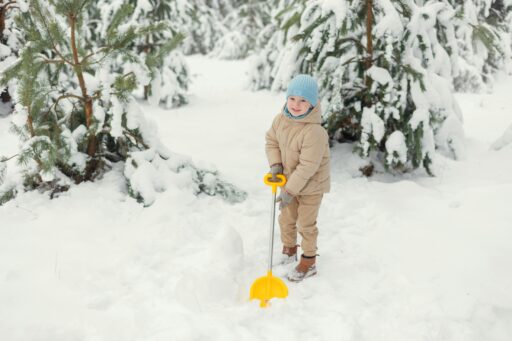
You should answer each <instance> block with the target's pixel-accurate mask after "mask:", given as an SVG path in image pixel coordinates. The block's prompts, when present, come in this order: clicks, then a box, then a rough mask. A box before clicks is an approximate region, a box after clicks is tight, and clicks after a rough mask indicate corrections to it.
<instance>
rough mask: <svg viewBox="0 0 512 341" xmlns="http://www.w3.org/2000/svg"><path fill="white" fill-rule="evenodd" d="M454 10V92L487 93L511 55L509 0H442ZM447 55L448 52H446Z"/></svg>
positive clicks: (511, 5)
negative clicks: (495, 76) (485, 91)
mask: <svg viewBox="0 0 512 341" xmlns="http://www.w3.org/2000/svg"><path fill="white" fill-rule="evenodd" d="M445 2H448V3H449V4H450V5H451V6H452V7H453V8H454V10H455V13H456V14H455V15H454V16H453V18H452V22H453V25H454V29H455V31H454V34H455V38H456V40H457V53H456V55H455V56H454V57H456V58H457V61H456V63H455V65H454V66H455V67H454V69H453V78H454V80H453V82H454V85H455V89H456V90H458V91H471V92H476V91H482V90H489V89H491V88H492V85H493V77H494V75H495V74H496V73H497V72H500V71H502V70H506V69H507V67H508V65H507V64H508V63H510V58H511V57H512V52H511V44H512V40H511V27H510V24H511V22H510V14H511V12H512V1H510V0H470V1H461V0H445ZM449 52H450V53H451V52H452V51H449Z"/></svg>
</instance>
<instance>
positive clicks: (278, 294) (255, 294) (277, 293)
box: [250, 173, 288, 308]
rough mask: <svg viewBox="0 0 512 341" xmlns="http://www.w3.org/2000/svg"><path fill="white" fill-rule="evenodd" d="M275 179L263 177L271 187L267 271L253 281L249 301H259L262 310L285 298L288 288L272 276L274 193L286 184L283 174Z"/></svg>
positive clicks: (268, 176)
mask: <svg viewBox="0 0 512 341" xmlns="http://www.w3.org/2000/svg"><path fill="white" fill-rule="evenodd" d="M277 178H278V179H279V180H280V181H279V182H273V181H271V180H272V174H270V173H268V174H266V175H265V178H264V179H263V181H264V182H265V184H266V185H268V186H271V187H272V206H271V209H270V212H271V213H270V218H271V220H270V242H269V252H268V253H269V254H268V271H267V275H266V276H263V277H260V278H258V279H257V280H255V281H254V283H253V284H252V286H251V293H250V299H251V300H253V299H258V300H260V307H262V308H264V307H266V306H267V305H268V301H269V300H270V299H271V298H285V297H286V296H288V288H287V287H286V285H285V284H284V282H283V281H282V280H281V279H280V278H278V277H274V276H272V251H273V248H274V224H275V220H276V193H277V187H282V186H284V185H285V184H286V177H285V176H284V175H283V174H278V175H277Z"/></svg>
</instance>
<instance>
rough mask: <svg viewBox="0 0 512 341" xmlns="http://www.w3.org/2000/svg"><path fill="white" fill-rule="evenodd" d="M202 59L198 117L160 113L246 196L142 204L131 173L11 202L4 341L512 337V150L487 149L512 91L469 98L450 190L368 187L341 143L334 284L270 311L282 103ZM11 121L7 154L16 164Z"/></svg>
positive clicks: (325, 272) (0, 260) (305, 288)
mask: <svg viewBox="0 0 512 341" xmlns="http://www.w3.org/2000/svg"><path fill="white" fill-rule="evenodd" d="M189 62H190V67H191V70H192V72H193V73H194V74H195V77H194V84H193V86H192V88H191V92H192V94H193V96H192V98H191V103H190V105H188V106H186V107H184V108H181V109H177V110H171V111H166V110H162V109H159V108H153V107H147V106H146V107H144V109H145V110H147V112H148V113H150V114H151V116H153V117H154V119H155V120H156V121H157V122H158V125H159V129H160V133H161V138H162V140H163V141H164V142H165V143H166V145H167V146H168V147H169V148H170V149H171V150H173V151H175V152H178V153H181V154H185V155H189V156H191V157H192V158H193V160H194V161H195V162H196V163H198V164H201V163H209V164H213V165H215V166H216V167H217V168H218V169H219V170H220V171H221V172H222V174H223V175H224V177H225V178H227V179H228V180H230V181H231V182H234V183H235V184H236V185H238V186H239V187H241V188H243V189H245V190H246V191H247V192H248V193H249V197H248V199H247V200H246V201H245V202H244V203H241V204H236V205H230V204H228V203H226V202H224V201H222V200H220V199H217V198H212V197H205V196H203V197H200V198H196V197H194V196H193V195H192V194H191V193H190V192H189V191H188V190H187V189H180V188H178V187H173V188H171V189H169V190H168V191H166V192H164V193H161V194H159V195H158V198H157V201H156V203H155V204H154V205H153V206H151V207H148V208H143V207H142V206H141V205H140V204H138V203H136V202H135V200H133V199H131V198H130V197H128V196H127V195H126V193H125V187H124V182H123V178H122V176H121V170H120V169H117V170H116V171H114V172H111V173H109V174H107V175H106V176H105V177H104V178H103V179H102V180H101V181H98V182H97V183H86V184H82V185H80V186H77V187H74V188H72V189H71V190H70V191H69V192H67V193H64V194H62V195H61V196H60V197H59V198H57V199H54V200H49V199H48V196H47V194H40V193H37V192H32V193H26V194H23V195H20V196H19V197H18V198H17V199H16V200H13V201H11V202H9V203H7V204H6V205H4V206H2V207H0V339H1V340H6V341H93V340H94V341H96V340H98V341H99V340H101V341H113V340H123V341H131V340H137V341H139V340H140V341H148V340H151V341H153V340H155V341H157V340H223V341H224V340H367V341H375V340H378V341H385V340H390V341H399V340H407V341H419V340H425V341H427V340H428V341H432V340H436V341H437V340H450V341H451V340H453V341H456V340H457V341H510V340H512V290H511V289H512V272H511V271H510V268H511V264H512V247H511V245H512V210H511V209H510V202H511V199H510V198H511V197H512V147H510V146H509V147H506V148H504V149H502V150H500V151H494V150H490V148H489V146H490V144H492V142H494V140H496V139H497V138H498V137H500V136H501V134H502V133H503V131H504V130H505V128H506V127H507V126H508V125H509V124H510V123H512V102H511V101H510V89H511V88H512V79H511V78H504V79H503V80H501V81H500V82H499V83H498V86H497V87H496V89H495V92H494V93H493V94H482V95H475V94H460V95H457V97H458V100H459V102H460V105H461V107H462V109H463V112H464V119H465V130H466V134H467V156H466V158H465V159H464V160H460V161H453V160H449V159H446V158H443V157H441V156H439V157H438V158H437V159H436V166H435V168H434V171H435V173H436V175H437V176H436V177H434V178H430V177H422V176H419V175H408V176H405V177H392V176H390V175H383V174H378V175H376V176H375V177H373V178H371V179H367V178H362V177H359V176H357V171H356V170H357V161H356V158H354V157H353V156H352V155H351V153H350V151H349V148H348V147H346V146H343V145H341V146H336V147H335V148H334V149H333V150H332V158H333V162H332V181H333V183H332V191H331V193H330V194H328V195H326V196H325V200H324V203H323V206H322V208H321V212H320V217H319V222H318V224H319V228H320V237H319V253H320V257H318V270H319V273H318V275H317V276H315V277H313V278H311V279H307V280H305V281H304V282H302V283H299V284H295V283H287V285H288V288H289V297H288V298H286V299H284V300H273V301H272V306H271V307H270V308H268V309H261V308H260V307H259V306H258V302H256V301H252V302H250V301H248V295H249V288H250V285H251V284H252V282H253V281H254V280H255V279H256V278H258V277H260V276H263V275H264V274H265V272H266V261H267V241H268V220H269V216H268V215H269V204H270V190H269V189H268V188H266V187H265V186H264V185H263V184H262V181H261V178H262V175H263V174H264V173H265V172H266V171H267V164H266V159H265V153H264V133H265V131H266V129H267V128H268V126H269V125H270V123H271V119H272V117H273V116H274V115H275V114H276V113H277V112H278V111H279V108H280V106H281V105H282V103H283V101H284V97H283V95H282V94H272V93H268V92H258V93H252V92H249V91H246V90H244V72H245V69H246V67H247V63H246V62H225V61H216V60H209V59H206V58H204V57H190V58H189ZM8 120H9V119H8V118H4V117H0V146H1V147H0V154H1V155H10V154H12V153H14V152H15V151H16V143H17V142H16V138H15V137H13V136H11V135H9V134H7V130H8ZM279 248H280V243H279V238H276V253H277V252H278V251H279V250H278V249H279ZM286 270H287V268H282V267H281V268H276V269H275V270H274V273H275V274H276V275H283V274H284V273H285V272H286Z"/></svg>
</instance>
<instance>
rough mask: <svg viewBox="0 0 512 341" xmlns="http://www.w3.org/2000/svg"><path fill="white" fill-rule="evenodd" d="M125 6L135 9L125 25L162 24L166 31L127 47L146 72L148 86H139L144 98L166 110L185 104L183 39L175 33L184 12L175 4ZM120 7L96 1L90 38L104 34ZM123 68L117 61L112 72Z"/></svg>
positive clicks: (146, 0) (143, 1)
mask: <svg viewBox="0 0 512 341" xmlns="http://www.w3.org/2000/svg"><path fill="white" fill-rule="evenodd" d="M128 3H129V4H130V5H132V6H133V7H134V8H135V9H134V11H133V14H132V16H131V18H129V19H128V20H127V23H128V22H132V23H136V24H138V25H149V24H156V23H165V25H166V27H167V29H165V30H161V31H159V32H152V33H150V32H148V33H147V34H146V36H145V37H142V38H139V39H138V40H137V41H133V42H131V43H130V44H129V47H130V48H131V49H133V51H135V52H136V53H138V54H140V55H141V56H142V57H143V58H144V59H145V61H146V66H147V67H148V68H149V70H150V76H151V79H150V83H148V84H143V89H141V91H143V96H144V98H145V99H147V100H149V101H150V102H151V103H152V104H154V105H158V104H162V105H163V106H164V107H166V108H168V109H169V108H172V107H177V106H181V105H183V104H185V103H187V89H188V86H189V82H190V80H189V71H188V67H187V65H186V62H185V58H184V56H183V53H182V52H181V49H180V48H179V47H180V45H181V44H182V42H183V39H184V38H185V37H184V35H183V34H182V33H181V32H180V31H179V29H180V24H179V21H180V18H182V17H184V16H186V8H182V7H179V6H178V5H179V2H177V1H172V2H167V1H157V0H129V1H128ZM121 5H122V2H113V1H110V0H98V5H97V6H94V7H92V8H91V12H92V13H91V18H92V19H93V20H94V21H96V22H97V23H98V24H97V25H95V27H94V28H91V31H92V32H91V34H94V32H95V31H98V30H100V31H104V30H105V29H106V28H107V27H108V26H109V23H110V21H111V20H112V16H113V15H115V13H116V12H117V10H118V9H119V7H120V6H121ZM95 41H97V39H95ZM123 65H124V60H123V59H122V58H118V60H117V64H116V65H113V68H118V69H119V70H122V69H123Z"/></svg>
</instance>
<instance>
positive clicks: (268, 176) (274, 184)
mask: <svg viewBox="0 0 512 341" xmlns="http://www.w3.org/2000/svg"><path fill="white" fill-rule="evenodd" d="M276 177H277V179H278V180H279V181H272V174H271V173H268V174H266V175H265V177H264V178H263V182H265V185H267V186H271V187H272V193H274V194H275V193H277V187H283V186H284V185H286V176H284V174H276Z"/></svg>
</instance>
